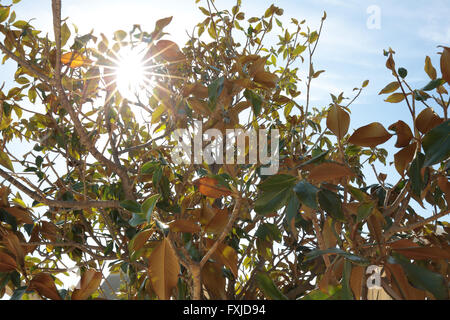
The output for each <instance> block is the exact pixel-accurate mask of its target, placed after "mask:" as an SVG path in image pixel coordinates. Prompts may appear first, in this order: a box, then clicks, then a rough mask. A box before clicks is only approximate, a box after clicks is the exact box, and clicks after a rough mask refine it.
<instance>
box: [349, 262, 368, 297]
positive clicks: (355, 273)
mask: <svg viewBox="0 0 450 320" xmlns="http://www.w3.org/2000/svg"><path fill="white" fill-rule="evenodd" d="M365 270H366V269H365V268H364V267H362V266H358V265H353V267H352V272H351V275H350V288H351V289H352V292H353V296H354V297H355V299H356V300H361V293H362V286H363V281H364V274H365Z"/></svg>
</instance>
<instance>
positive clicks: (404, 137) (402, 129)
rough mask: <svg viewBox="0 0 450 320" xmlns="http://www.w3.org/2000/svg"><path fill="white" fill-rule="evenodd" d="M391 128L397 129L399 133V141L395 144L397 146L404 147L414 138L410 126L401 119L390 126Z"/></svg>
mask: <svg viewBox="0 0 450 320" xmlns="http://www.w3.org/2000/svg"><path fill="white" fill-rule="evenodd" d="M389 130H392V131H395V132H396V133H397V143H396V144H395V146H396V147H397V148H403V147H406V146H407V145H409V143H410V142H411V139H412V138H413V134H412V131H411V129H410V128H409V126H408V125H407V124H406V123H405V122H403V121H401V120H399V121H398V122H396V123H394V124H393V125H391V126H390V127H389Z"/></svg>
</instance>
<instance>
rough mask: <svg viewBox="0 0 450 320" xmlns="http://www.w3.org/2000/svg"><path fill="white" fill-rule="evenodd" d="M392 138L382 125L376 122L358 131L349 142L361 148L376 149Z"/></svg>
mask: <svg viewBox="0 0 450 320" xmlns="http://www.w3.org/2000/svg"><path fill="white" fill-rule="evenodd" d="M391 137H392V135H391V134H389V132H387V131H386V129H385V128H384V127H383V125H382V124H381V123H378V122H374V123H371V124H369V125H367V126H364V127H361V128H359V129H358V130H356V131H355V132H354V133H353V135H352V136H351V137H350V139H349V140H348V142H349V143H351V144H355V145H357V146H360V147H370V148H374V147H376V146H378V145H380V144H383V143H385V142H386V141H388V140H389V139H390V138H391Z"/></svg>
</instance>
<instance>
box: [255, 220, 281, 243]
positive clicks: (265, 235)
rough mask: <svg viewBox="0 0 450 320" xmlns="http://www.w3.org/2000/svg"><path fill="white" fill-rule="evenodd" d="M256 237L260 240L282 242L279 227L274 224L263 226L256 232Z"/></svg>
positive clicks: (264, 224)
mask: <svg viewBox="0 0 450 320" xmlns="http://www.w3.org/2000/svg"><path fill="white" fill-rule="evenodd" d="M255 236H256V237H257V238H258V239H261V240H266V241H276V242H281V240H282V236H281V231H280V229H278V227H277V226H276V225H275V224H272V223H263V224H261V225H260V226H259V228H258V230H257V231H256V233H255Z"/></svg>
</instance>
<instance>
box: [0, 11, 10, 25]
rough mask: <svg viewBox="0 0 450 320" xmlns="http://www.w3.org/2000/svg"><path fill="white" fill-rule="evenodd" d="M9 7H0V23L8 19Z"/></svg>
mask: <svg viewBox="0 0 450 320" xmlns="http://www.w3.org/2000/svg"><path fill="white" fill-rule="evenodd" d="M10 10H11V9H10V7H3V8H0V23H2V22H3V21H5V20H6V19H8V16H9V11H10Z"/></svg>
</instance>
